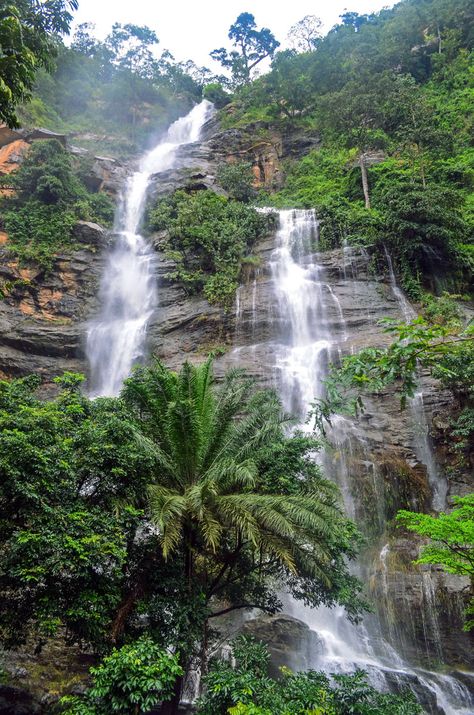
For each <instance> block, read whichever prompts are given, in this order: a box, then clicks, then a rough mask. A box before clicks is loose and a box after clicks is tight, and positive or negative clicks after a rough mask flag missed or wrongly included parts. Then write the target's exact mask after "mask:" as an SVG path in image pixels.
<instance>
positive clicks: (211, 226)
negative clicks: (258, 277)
mask: <svg viewBox="0 0 474 715" xmlns="http://www.w3.org/2000/svg"><path fill="white" fill-rule="evenodd" d="M228 173H229V172H227V174H226V176H227V178H229V177H228ZM226 176H224V179H223V180H224V183H225V179H226ZM230 178H232V177H230ZM231 183H232V182H231ZM228 185H229V184H228ZM243 186H247V184H243ZM232 187H234V190H238V191H240V195H241V196H242V194H243V191H244V189H243V188H242V186H241V185H240V184H238V183H237V182H236V181H234V182H233V183H232ZM235 187H237V188H236V189H235ZM272 218H273V217H272V215H271V214H263V213H258V212H257V211H255V209H254V208H252V207H250V206H246V205H244V204H243V203H240V202H239V201H236V200H233V199H227V198H225V197H224V196H218V195H217V194H215V193H214V192H213V191H196V192H192V193H186V192H185V191H176V192H175V193H174V194H173V195H172V196H169V197H166V198H164V199H160V200H159V201H158V202H157V204H156V205H155V206H154V207H153V208H152V209H151V210H150V212H149V216H148V224H149V228H150V229H151V230H155V231H165V232H166V234H165V239H164V241H163V248H164V250H165V252H166V256H167V257H168V258H169V259H171V260H172V261H173V262H174V264H175V268H174V270H173V271H171V272H169V273H168V274H167V277H168V278H170V279H171V280H177V281H179V282H180V283H181V284H182V285H183V287H184V289H185V290H186V292H188V293H195V292H199V291H203V292H204V295H205V296H206V298H207V299H208V301H209V302H210V303H220V304H221V305H223V306H224V307H225V308H228V307H230V305H232V303H233V301H234V296H235V291H236V290H237V287H238V284H239V277H240V274H241V268H242V265H243V264H244V263H245V262H246V261H247V262H249V261H252V256H251V250H252V247H253V246H254V245H255V244H256V242H257V241H258V239H260V238H262V237H264V236H265V235H267V234H268V233H269V231H270V229H271V227H272V226H273V221H272Z"/></svg>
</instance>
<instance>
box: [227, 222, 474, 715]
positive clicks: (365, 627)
mask: <svg viewBox="0 0 474 715" xmlns="http://www.w3.org/2000/svg"><path fill="white" fill-rule="evenodd" d="M278 220H279V228H278V230H277V234H276V245H275V248H274V250H273V252H272V253H271V256H270V261H269V269H270V275H271V282H272V285H273V294H274V304H273V306H272V307H271V312H272V316H271V324H272V326H273V334H272V335H271V338H270V342H271V345H270V346H268V350H267V353H266V354H268V355H269V356H270V357H273V365H269V366H268V368H269V369H273V372H274V380H275V385H276V387H277V389H278V390H279V393H280V396H281V399H282V402H283V406H284V408H285V409H286V410H287V411H288V412H290V413H291V414H293V415H295V416H299V417H300V419H301V424H300V429H303V430H307V429H310V427H308V425H307V424H306V422H305V418H306V416H307V414H308V412H309V410H310V408H311V404H312V403H313V402H314V400H315V399H316V398H318V397H322V396H323V395H324V384H323V380H324V378H325V376H326V375H327V371H328V365H329V363H331V362H333V361H336V360H337V359H338V358H339V357H340V356H341V354H343V353H344V352H346V353H347V352H350V351H351V349H352V347H353V346H352V345H351V344H350V342H349V341H348V337H347V330H346V325H345V321H344V314H343V310H342V308H341V305H340V303H339V301H338V298H337V296H336V294H335V292H334V291H333V289H332V288H331V285H330V284H329V282H328V280H327V279H326V277H325V272H324V268H323V266H322V265H320V264H319V263H318V258H319V255H318V252H317V251H318V248H317V242H318V221H317V218H316V215H315V212H314V211H312V210H282V211H279V212H278ZM344 256H345V258H346V257H347V258H348V259H349V262H350V260H351V257H350V249H349V248H348V247H346V249H345V251H344ZM344 270H346V267H344ZM352 271H353V268H352V267H351V272H352ZM392 280H393V282H392V288H393V287H396V291H394V296H395V298H396V300H397V303H398V305H399V307H400V312H401V313H402V317H403V318H404V319H409V318H413V317H414V311H413V309H412V308H411V306H409V303H408V301H407V299H406V298H405V296H404V295H403V293H402V292H401V290H400V289H399V288H398V286H396V283H394V280H395V279H394V276H393V279H392ZM237 300H238V302H237V319H239V316H240V317H241V316H242V315H243V312H244V308H243V305H242V296H241V295H240V294H239V295H238V297H237ZM402 301H403V302H402ZM251 303H252V306H251V307H250V311H255V305H259V300H258V298H257V300H256V299H255V287H254V286H252V288H251ZM406 306H409V308H410V310H411V311H412V313H411V315H410V316H408V315H407V314H406V313H405V309H406ZM255 320H256V318H255V315H251V316H250V317H249V318H248V321H247V324H249V323H250V324H251V325H254V324H255ZM239 332H242V331H241V330H239V326H238V324H237V334H239ZM252 332H253V331H252ZM258 347H259V346H256V345H254V346H251V345H250V346H247V350H249V351H250V352H251V351H252V350H253V351H255V350H256V349H257V348H258ZM241 350H242V348H237V350H236V351H235V361H236V364H237V365H238V364H239V355H240V354H241ZM419 395H420V396H421V397H419V396H418V395H417V397H415V398H414V400H413V401H412V402H413V403H414V405H413V406H411V407H410V413H411V414H410V417H411V419H412V420H414V419H416V420H417V422H418V424H416V425H415V433H414V445H413V449H414V452H415V453H416V456H417V458H418V459H420V461H423V460H425V459H426V461H427V462H429V463H426V462H425V463H424V466H425V467H426V468H427V472H428V476H429V479H430V484H431V486H432V489H433V492H434V497H436V487H437V485H436V484H434V483H433V479H434V473H435V459H434V455H433V452H432V450H431V448H430V445H429V442H428V426H427V421H426V415H425V413H424V410H423V402H422V393H421V392H420V393H419ZM417 433H418V436H417ZM419 435H421V437H420V436H419ZM420 441H422V446H421V447H420ZM330 442H332V443H333V444H335V445H336V447H337V452H338V455H339V458H338V459H335V458H333V457H332V456H331V455H330V454H326V455H324V456H323V464H324V467H325V470H326V473H327V474H328V476H330V477H332V478H333V479H335V480H336V482H337V483H338V485H339V487H340V489H341V492H342V495H343V498H344V503H345V507H346V511H347V513H348V515H349V516H350V517H352V518H354V513H355V507H354V499H355V496H356V495H355V492H356V489H357V484H356V483H352V482H351V473H350V467H349V464H348V460H347V459H346V456H347V455H348V454H350V453H351V451H352V450H353V449H359V450H361V449H362V450H364V449H365V438H364V433H363V429H361V428H359V427H358V426H357V425H355V423H353V422H352V421H351V420H349V419H346V418H344V417H336V419H334V421H333V424H332V428H331V429H330ZM373 468H374V465H373V463H372V462H371V461H370V459H369V456H367V469H368V470H371V469H373ZM436 478H437V479H439V480H440V481H441V482H442V484H441V485H439V492H440V493H441V494H442V495H443V500H444V496H445V494H446V491H445V487H444V484H445V480H444V479H442V478H441V477H440V476H439V475H438V474H437V472H436ZM443 503H444V501H443ZM374 518H376V519H381V520H382V519H383V516H380V515H376V516H375V517H374ZM388 553H389V544H386V545H385V546H384V547H383V549H382V551H381V554H380V574H379V577H380V578H381V581H382V588H383V589H385V591H386V592H387V594H386V595H387V597H388V598H390V594H389V593H388V585H387V575H386V574H387V556H388ZM356 570H357V571H356V572H357V574H358V575H359V576H360V577H361V578H362V579H363V580H364V576H365V575H366V571H367V568H366V565H364V564H358V565H357V566H356ZM421 577H422V580H423V593H424V595H425V593H426V596H427V598H426V599H425V602H428V605H430V604H429V599H431V600H433V599H434V598H435V594H434V589H433V584H432V582H431V577H430V573H429V572H426V573H423V574H422V576H421ZM384 579H385V580H384ZM428 597H429V598H428ZM283 601H284V604H285V611H286V612H287V613H288V614H289V615H291V616H293V617H295V618H297V619H299V620H301V621H303V622H304V623H306V624H307V625H308V626H309V627H310V629H311V630H313V631H315V632H316V633H317V635H318V636H319V638H320V642H321V648H320V649H318V652H317V653H313V654H312V655H311V660H310V662H309V667H311V668H313V669H315V670H324V671H326V672H328V673H331V672H333V673H350V672H353V671H355V670H356V669H358V668H361V669H363V670H365V671H366V672H367V673H368V674H369V678H370V680H371V682H372V683H373V684H374V686H377V687H379V688H382V689H384V688H385V689H391V690H396V691H397V690H400V689H403V688H404V687H410V688H411V689H412V690H413V691H414V692H415V693H416V695H417V697H418V698H419V700H420V702H421V703H422V705H423V707H424V709H425V711H426V712H428V713H432V714H433V715H435V714H444V715H455V713H463V714H464V715H468V714H469V713H472V712H474V697H473V695H472V693H471V692H470V690H469V688H468V687H467V686H466V685H465V684H464V682H461V680H458V679H457V678H456V677H454V676H451V675H447V674H444V673H441V672H440V673H438V672H435V671H431V670H428V669H426V668H424V667H421V666H419V665H417V664H414V663H412V662H410V661H409V660H408V659H407V658H405V657H404V654H403V650H401V649H400V645H401V644H400V639H399V638H398V634H397V633H395V632H392V633H390V632H389V633H382V629H381V624H380V622H379V619H378V617H377V616H376V615H375V614H374V615H369V616H368V617H366V618H365V619H364V622H363V623H362V624H361V625H359V626H355V625H352V624H351V623H350V622H349V620H348V619H347V618H346V617H345V615H344V612H343V609H339V608H337V609H333V610H330V609H328V608H319V609H316V610H315V609H310V608H307V607H305V606H303V605H302V604H300V603H299V602H297V601H294V600H292V599H289V598H288V597H286V598H285V597H284V596H283ZM432 605H433V604H431V606H432ZM423 621H424V624H423V626H424V628H429V629H431V633H430V637H431V638H433V632H434V637H435V641H436V635H438V637H439V633H436V631H437V622H436V614H435V613H434V610H433V609H431V611H430V609H429V608H428V612H427V613H426V614H424V616H423ZM425 621H426V623H425Z"/></svg>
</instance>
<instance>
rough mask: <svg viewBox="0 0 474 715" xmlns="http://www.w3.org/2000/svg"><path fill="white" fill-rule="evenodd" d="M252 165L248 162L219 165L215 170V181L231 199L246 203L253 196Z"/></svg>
mask: <svg viewBox="0 0 474 715" xmlns="http://www.w3.org/2000/svg"><path fill="white" fill-rule="evenodd" d="M253 179H254V176H253V173H252V164H251V163H250V162H249V161H238V162H234V163H229V164H221V166H219V168H218V170H217V181H218V182H219V184H220V185H221V186H222V188H223V189H224V190H225V191H227V193H228V194H229V196H230V197H231V198H232V199H236V200H237V201H243V202H244V203H247V202H248V201H250V199H251V198H253V197H254V196H255V189H254V188H253V186H252V183H253Z"/></svg>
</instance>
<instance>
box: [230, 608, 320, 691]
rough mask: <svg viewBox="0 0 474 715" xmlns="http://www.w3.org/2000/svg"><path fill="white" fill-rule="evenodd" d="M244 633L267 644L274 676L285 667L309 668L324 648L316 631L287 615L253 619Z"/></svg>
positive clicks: (278, 675) (278, 674)
mask: <svg viewBox="0 0 474 715" xmlns="http://www.w3.org/2000/svg"><path fill="white" fill-rule="evenodd" d="M241 633H243V634H244V635H246V636H252V637H253V638H255V639H256V640H258V641H261V642H262V643H265V644H266V645H267V646H268V651H269V654H270V665H269V673H270V675H271V676H272V677H274V678H278V677H281V672H280V668H281V667H283V666H285V667H289V668H291V669H292V670H294V671H300V670H309V669H310V668H311V667H312V663H313V662H314V658H315V654H316V653H318V652H321V648H322V643H321V639H320V638H319V637H318V635H317V633H315V632H314V631H312V630H311V629H310V628H309V626H308V625H306V623H303V621H300V620H298V619H297V618H293V617H292V616H289V615H287V614H279V615H276V616H260V617H259V618H254V619H252V620H250V621H247V623H245V624H244V625H243V627H242V629H241Z"/></svg>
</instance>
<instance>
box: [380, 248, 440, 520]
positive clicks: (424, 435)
mask: <svg viewBox="0 0 474 715" xmlns="http://www.w3.org/2000/svg"><path fill="white" fill-rule="evenodd" d="M384 248H385V256H386V258H387V265H388V272H389V277H390V286H391V288H392V292H393V295H394V296H395V298H396V300H397V302H398V305H399V306H400V310H401V312H402V315H403V318H404V320H405V322H407V323H410V322H411V321H412V320H414V319H415V318H416V317H417V316H416V312H415V310H414V309H413V307H412V305H411V304H410V302H409V300H408V299H407V297H406V296H405V294H404V293H403V291H402V290H401V288H400V287H399V285H398V283H397V279H396V277H395V271H394V270H393V263H392V259H391V257H390V254H389V252H388V251H387V248H386V247H384ZM418 382H419V380H418ZM408 407H409V409H410V413H411V418H412V424H413V434H414V444H413V448H414V451H415V454H416V456H417V458H418V459H419V460H420V462H421V463H422V464H424V465H425V467H426V472H427V474H428V480H429V483H430V486H431V492H432V495H433V497H432V505H433V509H434V510H435V511H442V510H443V509H444V508H445V506H446V495H447V493H448V484H447V481H446V479H445V478H444V477H443V476H442V475H441V474H440V470H439V466H438V463H437V460H436V456H435V453H434V449H433V445H432V442H431V436H430V428H429V424H428V419H427V417H426V410H425V405H424V399H423V390H422V389H418V390H417V391H416V393H415V394H414V396H413V397H411V398H409V400H408Z"/></svg>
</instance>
